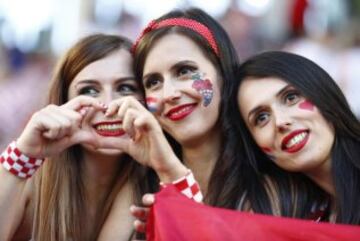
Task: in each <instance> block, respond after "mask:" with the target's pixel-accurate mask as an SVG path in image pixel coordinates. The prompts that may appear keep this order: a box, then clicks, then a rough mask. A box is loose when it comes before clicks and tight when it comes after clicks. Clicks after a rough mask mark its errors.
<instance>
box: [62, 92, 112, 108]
mask: <svg viewBox="0 0 360 241" xmlns="http://www.w3.org/2000/svg"><path fill="white" fill-rule="evenodd" d="M62 106H63V107H65V108H68V109H72V110H76V111H77V110H80V109H81V108H82V107H84V106H89V107H90V106H91V107H94V108H96V109H99V110H106V108H107V107H106V105H105V104H104V103H101V102H100V101H99V100H97V99H95V98H93V97H89V96H83V95H82V96H78V97H75V98H73V99H71V100H70V101H68V102H67V103H66V104H64V105H62Z"/></svg>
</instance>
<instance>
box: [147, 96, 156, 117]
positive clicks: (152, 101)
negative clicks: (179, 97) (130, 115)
mask: <svg viewBox="0 0 360 241" xmlns="http://www.w3.org/2000/svg"><path fill="white" fill-rule="evenodd" d="M146 105H147V108H148V110H149V111H150V112H151V113H156V112H157V111H158V110H159V100H158V99H157V98H155V97H147V98H146Z"/></svg>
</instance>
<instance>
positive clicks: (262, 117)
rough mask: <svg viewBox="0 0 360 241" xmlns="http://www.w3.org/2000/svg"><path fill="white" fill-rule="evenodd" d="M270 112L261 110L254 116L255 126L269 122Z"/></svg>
mask: <svg viewBox="0 0 360 241" xmlns="http://www.w3.org/2000/svg"><path fill="white" fill-rule="evenodd" d="M269 118H270V114H269V113H268V112H259V113H258V114H256V116H255V118H254V124H255V126H264V125H266V123H267V122H268V120H269Z"/></svg>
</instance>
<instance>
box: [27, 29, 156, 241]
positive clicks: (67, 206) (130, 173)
mask: <svg viewBox="0 0 360 241" xmlns="http://www.w3.org/2000/svg"><path fill="white" fill-rule="evenodd" d="M130 48H131V42H130V41H129V40H127V39H126V38H123V37H120V36H116V35H105V34H94V35H90V36H88V37H85V38H83V39H81V40H79V41H78V42H77V43H76V44H75V45H74V46H73V47H72V48H70V50H69V51H68V52H67V53H66V54H65V55H64V57H63V58H62V59H61V60H60V61H59V63H58V66H57V68H56V70H55V72H54V74H53V80H52V84H51V86H50V92H49V104H55V105H62V104H64V103H66V102H67V101H68V90H69V86H70V84H71V82H72V81H73V79H74V78H75V76H76V75H77V74H78V73H79V72H80V71H81V70H82V69H83V68H85V67H86V66H88V65H89V64H91V63H92V62H95V61H97V60H100V59H102V58H104V57H106V56H108V55H110V54H112V53H114V51H117V50H120V49H125V50H127V51H129V52H130ZM49 159H51V160H48V161H46V162H45V163H44V165H43V166H42V168H41V170H39V172H38V173H37V175H36V184H37V185H36V188H35V190H36V191H35V193H36V194H35V218H34V228H33V235H34V239H35V240H38V241H42V240H68V239H69V238H70V237H71V238H72V239H74V240H83V239H84V238H85V237H84V231H83V230H84V229H83V227H82V226H81V224H82V223H83V220H84V219H85V218H86V216H85V213H86V210H85V209H84V203H83V202H84V183H83V180H82V177H81V175H80V173H81V169H82V162H81V160H82V152H81V148H80V147H79V146H78V145H77V146H72V147H70V148H68V149H67V150H65V151H63V152H62V153H60V154H59V155H58V156H56V157H52V158H49ZM147 173H151V172H150V171H148V170H147V169H145V168H143V167H142V166H140V165H139V164H137V163H136V162H135V161H133V160H132V159H131V158H130V157H129V156H124V157H122V160H121V161H119V165H118V173H117V174H118V175H117V177H116V180H114V181H113V182H112V186H111V190H110V191H109V192H108V193H107V197H106V200H104V201H103V203H102V204H103V209H102V210H101V212H100V213H99V214H98V217H97V223H96V225H95V228H94V230H93V233H92V236H91V237H92V238H93V239H94V240H95V239H96V238H97V236H98V235H99V232H100V229H101V226H102V225H103V223H104V222H105V218H106V217H107V215H108V213H109V212H110V208H111V205H112V204H113V201H114V200H115V197H116V195H117V194H118V192H119V190H120V189H121V188H122V187H123V186H124V184H125V183H126V181H127V180H128V179H130V181H131V183H132V184H133V187H134V198H135V200H137V203H141V197H142V195H143V194H144V193H146V192H151V191H154V188H151V185H152V184H153V183H154V182H150V181H148V179H147V178H148V177H150V176H151V174H147ZM152 176H153V175H152ZM49 210H52V211H51V212H49Z"/></svg>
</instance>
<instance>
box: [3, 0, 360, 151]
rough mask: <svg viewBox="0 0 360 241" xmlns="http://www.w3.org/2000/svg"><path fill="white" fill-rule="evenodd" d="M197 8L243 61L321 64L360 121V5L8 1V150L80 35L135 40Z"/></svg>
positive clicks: (291, 0)
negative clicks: (299, 58)
mask: <svg viewBox="0 0 360 241" xmlns="http://www.w3.org/2000/svg"><path fill="white" fill-rule="evenodd" d="M190 6H196V7H200V8H202V9H203V10H205V11H206V12H208V13H209V14H210V15H212V16H213V17H215V18H216V19H217V20H218V21H219V22H220V23H221V24H222V25H223V26H224V28H225V29H226V30H227V31H228V33H229V35H230V36H231V38H232V41H233V43H234V45H235V46H236V49H237V51H238V54H239V56H240V58H241V60H244V59H246V58H247V57H249V56H251V55H253V54H255V53H258V52H261V51H264V50H281V49H283V50H287V51H291V52H295V53H298V54H300V55H304V56H306V57H308V58H310V59H312V60H314V61H315V62H317V63H318V64H319V65H320V66H322V67H323V68H324V69H325V70H327V71H328V72H329V73H330V75H331V76H332V77H333V78H334V79H335V80H336V81H337V82H338V84H339V85H340V87H341V88H342V89H343V91H344V93H345V94H346V96H347V98H348V100H349V102H350V104H351V106H352V108H353V110H354V112H355V113H356V114H357V116H358V117H360V92H359V91H360V0H331V1H329V0H27V1H23V0H0V111H1V115H0V123H1V125H0V148H1V149H3V148H5V146H6V145H7V144H8V143H9V142H10V141H11V140H13V139H15V138H16V137H18V136H19V134H20V133H21V130H22V129H23V128H24V126H25V124H26V122H27V121H28V119H29V118H30V116H31V114H32V113H33V112H34V111H36V110H38V109H39V108H41V107H42V106H44V104H45V103H46V97H47V88H48V84H49V81H50V79H51V73H52V69H53V67H54V64H55V62H56V60H57V59H58V58H60V57H61V55H62V54H63V53H64V51H66V50H67V48H69V46H70V45H72V44H73V43H74V42H75V41H76V40H78V39H79V38H80V37H83V36H85V35H88V34H90V33H94V32H104V33H112V34H121V35H125V36H127V37H129V38H130V39H132V40H135V39H136V37H137V35H138V34H139V33H140V31H141V30H142V28H143V27H144V26H145V25H146V24H147V23H148V21H150V20H151V19H153V18H156V17H159V16H160V15H162V14H163V13H165V12H167V11H169V10H171V9H174V8H184V7H190Z"/></svg>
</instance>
